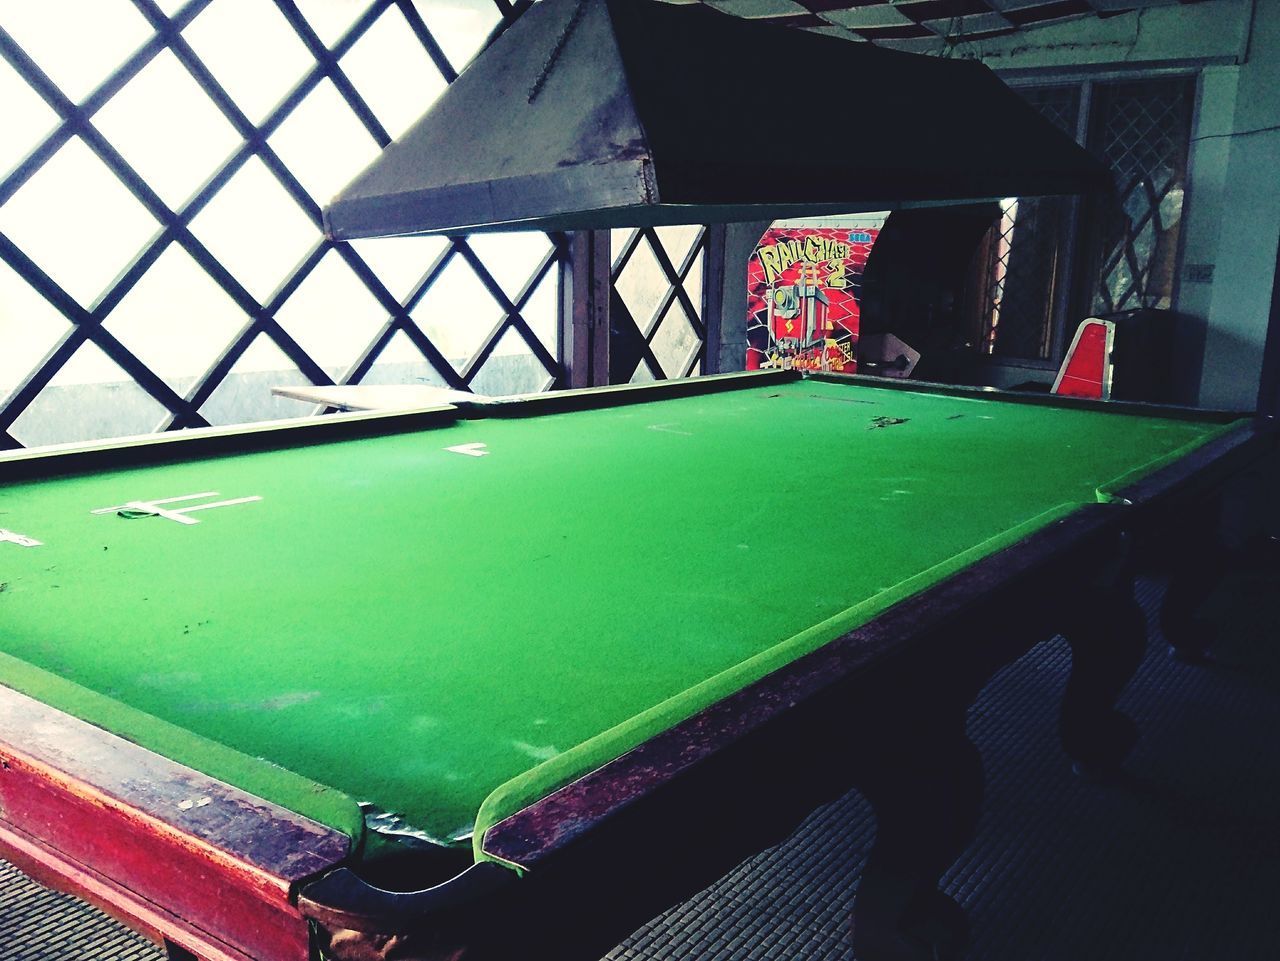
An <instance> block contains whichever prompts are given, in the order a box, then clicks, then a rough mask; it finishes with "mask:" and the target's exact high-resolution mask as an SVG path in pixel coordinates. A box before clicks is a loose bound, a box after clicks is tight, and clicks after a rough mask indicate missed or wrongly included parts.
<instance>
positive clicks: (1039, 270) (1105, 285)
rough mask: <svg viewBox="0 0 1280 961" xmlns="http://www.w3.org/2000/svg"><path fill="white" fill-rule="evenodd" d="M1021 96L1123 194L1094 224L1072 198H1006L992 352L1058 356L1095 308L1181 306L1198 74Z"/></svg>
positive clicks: (1028, 91) (988, 332)
mask: <svg viewBox="0 0 1280 961" xmlns="http://www.w3.org/2000/svg"><path fill="white" fill-rule="evenodd" d="M1019 93H1021V94H1022V95H1023V96H1024V97H1025V98H1026V99H1027V100H1028V101H1029V102H1030V103H1031V104H1032V105H1033V106H1035V107H1037V108H1038V109H1039V110H1040V112H1041V114H1043V115H1044V116H1045V117H1046V118H1047V119H1049V120H1050V121H1052V122H1053V123H1055V124H1057V125H1058V126H1059V127H1060V128H1061V129H1062V130H1064V131H1065V132H1067V133H1069V134H1071V135H1072V136H1073V137H1076V139H1078V140H1082V141H1083V142H1085V143H1086V145H1087V146H1088V147H1089V148H1090V149H1091V150H1092V151H1093V152H1094V153H1095V154H1097V155H1098V156H1099V157H1102V158H1104V159H1105V160H1106V161H1107V162H1108V163H1109V164H1110V165H1111V167H1112V169H1113V171H1114V172H1115V176H1116V185H1117V194H1116V197H1117V202H1115V203H1112V204H1099V205H1097V207H1096V208H1095V210H1094V211H1093V214H1094V215H1093V217H1091V218H1089V220H1088V222H1085V218H1083V217H1080V216H1078V211H1079V202H1078V201H1076V200H1074V199H1066V198H1047V197H1036V198H1025V197H1024V198H1019V199H1018V200H1017V202H1016V203H1012V202H1006V204H1005V206H1004V208H1003V214H1004V215H1003V216H1002V217H1001V219H1000V222H999V223H997V224H996V225H994V226H993V227H992V233H991V235H990V236H989V237H988V243H987V246H986V249H987V251H988V259H987V261H986V267H985V269H986V281H985V283H984V286H985V290H986V300H985V304H984V307H983V319H984V322H985V325H986V326H985V329H984V338H983V349H984V351H985V352H986V353H988V354H992V355H995V356H997V357H1000V358H1005V359H1010V360H1023V361H1025V360H1030V361H1033V362H1041V363H1049V364H1051V363H1053V362H1056V361H1057V359H1058V356H1059V354H1060V353H1061V350H1062V348H1063V347H1064V346H1065V341H1066V338H1065V331H1066V328H1068V327H1071V326H1074V323H1075V322H1076V321H1078V320H1080V319H1082V318H1083V317H1084V316H1086V315H1087V314H1090V313H1093V314H1097V313H1112V312H1115V311H1121V310H1128V309H1132V308H1136V307H1161V308H1168V307H1169V306H1170V305H1171V303H1172V299H1173V293H1174V280H1175V277H1176V274H1177V257H1178V242H1179V232H1180V228H1181V217H1182V203H1183V193H1184V190H1185V186H1186V179H1187V155H1188V148H1189V145H1190V135H1191V105H1192V97H1193V94H1194V79H1193V78H1190V77H1186V76H1175V77H1150V78H1143V79H1134V80H1124V81H1117V82H1111V81H1107V82H1101V81H1099V82H1094V81H1088V82H1085V83H1079V84H1074V85H1056V86H1051V87H1040V88H1020V89H1019ZM1077 251H1079V253H1078V254H1077ZM1075 291H1083V293H1073V292H1075Z"/></svg>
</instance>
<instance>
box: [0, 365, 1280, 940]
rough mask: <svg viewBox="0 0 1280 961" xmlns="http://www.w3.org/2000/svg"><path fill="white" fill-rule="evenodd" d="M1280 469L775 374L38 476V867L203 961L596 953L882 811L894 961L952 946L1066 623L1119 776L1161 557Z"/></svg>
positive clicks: (10, 671)
mask: <svg viewBox="0 0 1280 961" xmlns="http://www.w3.org/2000/svg"><path fill="white" fill-rule="evenodd" d="M1274 446H1275V432H1274V430H1273V429H1272V427H1271V425H1270V424H1269V423H1267V422H1264V421H1260V420H1256V419H1254V418H1250V417H1241V416H1239V415H1226V414H1214V413H1205V412H1198V411H1187V410H1180V409H1172V408H1155V407H1142V406H1137V405H1126V404H1118V403H1097V402H1089V401H1075V400H1072V399H1067V398H1050V397H1042V396H1032V395H1008V394H999V393H995V392H989V391H980V390H964V389H955V388H945V387H939V386H936V385H926V384H919V383H915V382H898V381H892V380H880V379H877V378H866V377H841V376H826V375H801V374H799V373H796V372H792V371H775V372H763V373H753V374H740V375H720V376H713V377H704V378H695V379H691V380H688V381H674V382H664V383H660V384H654V385H646V386H640V387H620V388H606V389H600V390H590V391H565V392H557V393H550V394H544V395H538V396H531V397H526V398H518V399H512V400H504V401H499V402H495V403H486V404H475V405H469V404H466V403H457V404H450V405H441V406H439V407H435V408H429V409H422V410H418V411H412V412H402V413H393V414H349V415H336V416H332V417H325V418H319V419H313V420H308V421H299V422H288V423H284V424H275V425H252V426H249V427H245V428H240V429H237V430H216V429H205V430H194V431H189V432H183V433H174V434H167V435H161V436H158V437H153V438H142V439H137V440H128V441H122V442H113V443H108V444H99V445H89V446H76V447H65V448H45V449H41V450H33V451H20V452H14V453H10V454H7V455H3V456H0V528H3V531H2V532H0V856H4V857H5V858H7V859H9V860H11V861H13V862H14V863H16V864H17V865H19V866H20V867H21V868H22V869H23V870H25V871H27V872H28V873H29V874H31V875H33V876H34V877H36V878H37V879H40V880H43V881H44V882H45V883H47V884H49V885H51V886H54V887H58V888H62V889H65V890H69V891H72V892H74V893H77V894H79V895H81V896H83V897H86V898H88V899H89V900H91V901H93V902H95V903H97V904H99V905H100V906H103V907H105V908H106V909H107V910H108V911H110V912H112V913H113V914H115V915H116V916H118V917H120V918H122V919H124V920H125V921H126V922H127V923H129V924H131V925H132V926H134V927H135V928H137V929H138V930H141V931H143V932H144V933H147V934H149V935H150V936H152V937H153V938H155V939H156V940H158V941H160V942H161V943H163V944H165V945H167V946H168V947H169V949H170V952H171V955H172V956H173V957H175V958H190V957H193V956H194V957H198V958H202V959H206V961H249V959H253V961H303V959H306V958H308V957H310V958H334V959H367V958H387V959H390V958H400V959H408V958H414V959H428V958H431V959H444V958H448V959H454V961H458V959H463V958H467V959H473V958H474V959H479V958H495V959H497V958H511V959H514V958H518V957H519V958H524V957H533V958H537V957H544V956H545V957H556V958H557V959H562V961H567V959H572V958H584V959H590V958H596V957H598V956H599V955H600V954H602V953H604V952H605V951H606V950H607V949H608V948H609V947H611V946H612V945H613V944H615V943H616V942H617V941H619V940H620V939H621V938H622V937H624V936H625V935H626V934H628V933H629V932H630V931H631V930H633V929H634V928H635V927H637V926H638V925H639V924H641V923H643V922H644V921H645V920H647V919H649V918H651V917H652V916H654V915H655V914H657V913H659V912H661V911H662V910H663V909H664V908H665V907H667V906H669V905H670V904H673V903H675V902H676V901H678V900H680V899H681V898H683V897H686V896H688V895H689V894H691V893H693V892H695V891H697V890H698V889H700V888H701V887H703V886H705V885H706V884H708V883H710V882H711V881H712V880H714V879H715V878H716V877H718V876H720V875H722V874H723V873H725V872H726V871H727V870H728V869H729V868H731V867H732V866H733V865H734V864H735V863H737V862H738V861H740V860H742V859H743V858H745V857H747V856H749V855H751V854H753V853H756V852H757V851H759V850H761V849H762V848H764V847H766V846H768V845H770V844H772V843H776V842H777V841H779V840H781V839H782V838H783V837H785V836H786V834H787V833H788V832H789V831H791V830H792V829H793V828H794V826H795V825H797V824H798V823H799V821H800V820H801V819H802V818H803V817H804V816H805V815H807V814H808V813H809V812H810V811H812V810H813V809H814V808H815V807H816V806H817V805H819V804H821V803H822V802H824V801H825V800H828V799H831V798H833V797H836V796H838V795H839V794H840V793H842V792H844V791H846V790H848V789H849V788H850V787H856V788H858V789H859V790H860V791H862V792H864V794H865V795H866V796H867V797H868V799H869V800H870V801H871V803H872V805H873V807H874V809H875V812H876V817H877V823H878V830H877V839H876V842H875V846H874V848H873V850H872V851H871V852H870V855H869V858H868V862H867V866H866V869H865V872H864V875H863V877H862V880H861V882H860V887H859V891H858V896H857V901H856V905H855V909H854V917H853V938H854V943H855V950H856V952H857V956H858V957H859V958H860V959H862V961H885V959H906V958H911V959H915V958H929V957H934V956H935V954H937V955H944V954H946V953H948V952H951V951H954V950H955V949H957V948H958V947H959V946H960V945H961V944H962V943H963V940H964V936H965V921H964V917H963V914H962V913H961V912H960V909H959V908H958V907H957V906H956V905H955V904H954V902H952V901H951V900H950V899H948V898H946V897H945V896H944V895H942V894H941V893H940V892H939V891H938V889H937V881H938V878H939V876H940V875H941V873H942V872H943V871H944V870H945V869H946V868H947V867H948V866H949V865H950V863H951V862H952V861H953V860H954V859H955V858H956V857H957V856H958V854H959V853H960V852H961V851H962V850H963V848H964V846H965V845H966V844H967V843H968V841H969V839H970V837H971V835H972V832H973V828H974V823H975V821H976V818H977V816H978V812H979V809H980V806H981V799H982V770H981V764H980V760H979V758H978V756H977V753H976V751H975V749H974V748H973V746H972V744H971V743H970V742H969V741H968V739H967V737H966V735H965V727H964V715H965V710H966V708H967V706H968V705H969V704H970V703H971V701H972V700H973V698H974V697H975V696H976V694H977V692H978V691H979V689H980V688H981V687H982V685H983V684H984V683H985V682H986V681H987V680H988V679H989V678H990V677H991V675H992V674H993V673H994V672H995V671H996V670H998V669H999V667H1000V666H1001V665H1003V664H1005V663H1007V662H1008V661H1009V660H1011V659H1013V658H1015V657H1017V656H1019V655H1020V654H1021V653H1022V652H1023V651H1025V650H1027V649H1028V648H1029V647H1030V646H1031V645H1032V644H1034V643H1036V642H1037V641H1040V640H1042V639H1045V638H1047V637H1049V636H1052V635H1053V634H1054V633H1055V632H1061V633H1063V634H1064V635H1065V636H1066V637H1067V639H1068V640H1069V641H1070V644H1071V647H1072V653H1073V669H1072V675H1071V678H1070V680H1069V683H1068V685H1067V689H1066V692H1065V695H1064V702H1063V706H1062V715H1061V717H1062V723H1061V733H1062V741H1063V746H1064V748H1065V751H1066V753H1067V755H1068V756H1069V757H1070V758H1071V759H1072V760H1073V761H1074V762H1075V763H1076V764H1077V766H1078V767H1079V768H1080V769H1081V770H1082V771H1084V772H1086V773H1090V774H1097V775H1105V773H1106V772H1107V771H1109V770H1111V769H1113V768H1114V767H1115V766H1116V765H1118V764H1119V763H1120V762H1121V761H1122V760H1123V758H1124V756H1125V754H1126V753H1127V751H1128V750H1129V748H1130V747H1131V745H1132V743H1133V741H1134V739H1135V737H1136V731H1135V728H1134V725H1133V724H1132V722H1130V721H1129V720H1128V719H1127V718H1126V717H1124V716H1123V715H1122V714H1120V713H1119V712H1117V711H1116V710H1115V708H1114V702H1115V699H1116V697H1117V695H1118V694H1119V692H1120V690H1121V689H1122V687H1123V685H1124V684H1125V682H1126V681H1127V679H1128V678H1129V676H1130V675H1131V674H1132V672H1133V670H1134V669H1135V668H1136V666H1137V663H1138V660H1139V658H1140V656H1141V653H1142V650H1143V646H1144V644H1145V627H1144V622H1143V619H1142V616H1141V613H1140V612H1139V611H1138V610H1137V608H1136V605H1135V603H1134V601H1133V598H1132V575H1133V569H1134V566H1135V564H1136V563H1138V562H1139V560H1140V559H1141V558H1142V556H1143V554H1144V552H1145V553H1147V554H1154V555H1158V556H1160V557H1161V558H1162V559H1163V560H1166V561H1171V560H1174V559H1180V563H1181V566H1178V564H1179V562H1178V561H1175V563H1174V566H1175V568H1176V569H1177V574H1178V576H1183V577H1185V578H1186V579H1187V584H1188V585H1191V584H1197V583H1199V582H1198V581H1197V576H1198V570H1197V564H1198V562H1199V561H1200V560H1202V559H1203V558H1204V557H1205V556H1206V555H1205V546H1204V545H1205V544H1207V543H1208V542H1209V540H1210V539H1211V537H1212V528H1213V526H1214V521H1213V519H1214V512H1215V504H1216V502H1217V498H1218V497H1219V496H1220V492H1221V490H1222V488H1223V486H1224V485H1225V484H1226V483H1227V482H1229V480H1230V479H1231V477H1232V476H1233V475H1234V474H1235V473H1236V472H1238V471H1241V470H1244V469H1245V468H1246V467H1247V466H1248V465H1249V464H1251V463H1252V462H1254V461H1255V460H1256V459H1257V458H1259V457H1262V456H1264V455H1265V454H1266V453H1267V452H1268V451H1270V450H1271V449H1272V448H1273V447H1274ZM1193 535H1194V536H1193ZM1186 593H1187V594H1188V596H1190V595H1193V594H1195V591H1193V590H1191V589H1190V587H1188V591H1187V592H1186ZM1171 594H1173V595H1179V594H1180V592H1177V591H1175V592H1171ZM1183 618H1188V619H1189V618H1190V611H1181V612H1179V620H1181V619H1183ZM1175 634H1176V632H1175ZM1191 634H1192V631H1191V630H1190V629H1188V630H1186V631H1183V632H1182V633H1181V634H1176V636H1178V637H1179V638H1180V645H1181V647H1182V649H1183V650H1184V652H1190V653H1194V652H1195V650H1196V645H1197V643H1198V642H1197V640H1196V639H1195V638H1194V637H1192V636H1191Z"/></svg>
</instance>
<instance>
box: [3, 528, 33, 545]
mask: <svg viewBox="0 0 1280 961" xmlns="http://www.w3.org/2000/svg"><path fill="white" fill-rule="evenodd" d="M0 544H17V545H18V546H19V547H41V546H43V545H42V543H41V542H40V541H38V540H36V539H35V538H34V537H28V536H27V535H26V534H19V533H18V532H17V531H6V530H3V529H0Z"/></svg>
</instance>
